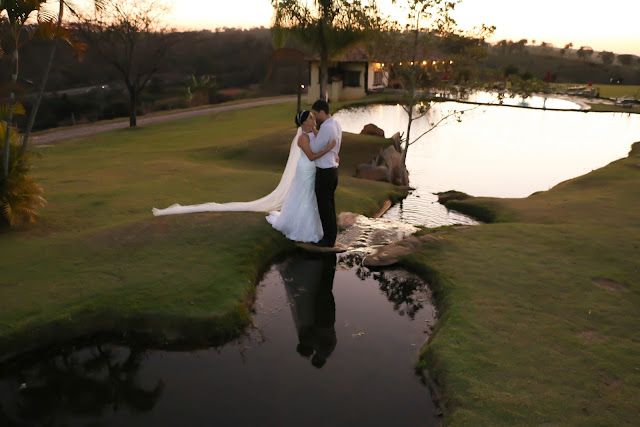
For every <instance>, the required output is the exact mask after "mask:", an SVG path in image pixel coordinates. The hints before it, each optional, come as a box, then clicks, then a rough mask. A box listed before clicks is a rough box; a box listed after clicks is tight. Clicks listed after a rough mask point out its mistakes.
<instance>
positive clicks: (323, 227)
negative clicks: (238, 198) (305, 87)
mask: <svg viewBox="0 0 640 427" xmlns="http://www.w3.org/2000/svg"><path fill="white" fill-rule="evenodd" d="M316 122H318V123H319V124H320V129H319V130H318V129H316ZM295 123H296V125H297V126H298V131H297V133H296V136H295V137H294V138H293V141H292V142H291V148H290V150H289V158H288V160H287V165H286V166H285V169H284V172H283V173H282V177H281V179H280V183H279V184H278V186H277V187H276V189H275V190H273V191H272V192H271V193H269V194H268V195H266V196H265V197H262V198H260V199H258V200H253V201H251V202H231V203H214V202H210V203H203V204H199V205H190V206H181V205H177V204H176V205H172V206H169V207H168V208H165V209H156V208H153V214H154V215H156V216H159V215H173V214H182V213H192V212H224V211H227V212H228V211H252V212H269V215H268V216H267V221H268V222H269V223H270V224H271V225H272V226H273V228H275V229H276V230H278V231H280V232H281V233H283V234H284V235H285V236H286V237H287V238H288V239H290V240H293V241H296V242H306V243H313V244H315V245H316V246H321V247H333V246H334V245H335V242H336V236H337V234H338V226H337V222H336V208H335V198H334V194H335V191H336V188H337V186H338V164H339V161H340V158H339V157H338V153H339V152H340V146H341V143H342V128H341V126H340V123H338V122H337V121H336V120H335V119H334V118H333V117H332V116H331V114H330V113H329V104H328V103H327V102H326V101H324V100H318V101H316V102H315V103H314V104H313V106H312V107H311V111H307V110H302V111H300V112H299V113H298V114H296V116H295Z"/></svg>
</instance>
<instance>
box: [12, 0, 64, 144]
mask: <svg viewBox="0 0 640 427" xmlns="http://www.w3.org/2000/svg"><path fill="white" fill-rule="evenodd" d="M63 13H64V1H62V0H60V9H59V10H58V28H60V26H61V25H62V15H63ZM57 46H58V41H57V39H53V40H52V43H51V49H50V50H49V59H48V60H47V66H46V67H45V69H44V73H43V74H42V79H41V81H40V87H39V88H38V96H37V97H36V100H35V102H34V103H33V107H32V108H31V113H30V114H29V120H28V121H27V128H26V129H25V131H24V136H23V137H22V147H21V148H20V154H21V155H22V154H24V152H25V151H27V145H28V144H29V136H31V129H33V124H34V123H35V121H36V114H38V107H39V106H40V102H41V101H42V95H43V94H44V88H45V86H46V85H47V80H48V79H49V72H50V71H51V66H52V65H53V58H54V57H55V56H56V48H57Z"/></svg>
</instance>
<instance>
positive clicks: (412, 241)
mask: <svg viewBox="0 0 640 427" xmlns="http://www.w3.org/2000/svg"><path fill="white" fill-rule="evenodd" d="M421 244H422V242H421V241H420V239H418V238H417V237H414V236H411V237H407V238H406V239H404V240H400V241H399V242H397V243H396V245H398V246H402V247H405V248H409V249H415V248H417V247H419V246H420V245H421Z"/></svg>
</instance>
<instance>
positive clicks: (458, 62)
mask: <svg viewBox="0 0 640 427" xmlns="http://www.w3.org/2000/svg"><path fill="white" fill-rule="evenodd" d="M459 2H460V1H459V0H458V1H453V2H452V1H446V0H407V3H406V10H407V17H408V24H407V25H406V26H405V28H404V31H391V32H388V33H386V34H383V35H382V36H381V37H380V39H379V40H378V42H377V45H376V47H377V49H378V55H382V54H385V53H386V57H387V58H389V61H388V62H390V63H391V66H390V67H391V70H390V71H391V73H392V75H393V78H395V79H397V80H398V81H399V82H400V83H401V85H402V88H403V93H402V101H401V104H402V107H403V108H404V110H405V112H406V113H407V117H408V124H407V131H406V133H405V134H404V138H403V147H402V166H403V168H404V170H405V171H406V158H407V153H408V151H409V147H410V146H411V145H413V144H414V143H416V142H417V141H418V140H419V139H420V138H422V137H423V136H425V135H426V134H428V133H429V132H431V131H432V130H433V129H435V128H436V127H437V126H438V125H440V124H442V123H444V122H445V121H447V120H448V119H450V118H451V119H453V118H455V119H456V120H458V121H459V120H460V119H461V116H462V114H463V113H464V111H457V110H456V111H452V112H450V113H447V114H445V115H444V116H442V117H439V118H437V119H436V118H433V116H432V115H430V114H429V113H430V112H431V109H432V107H433V106H434V105H435V102H434V99H435V98H434V96H433V94H432V91H436V90H437V91H441V92H443V93H453V92H465V91H467V90H469V89H471V88H473V87H474V85H475V84H476V82H477V80H476V78H475V76H474V68H473V66H474V65H475V64H477V63H478V62H479V61H481V60H484V59H485V58H486V55H487V49H486V46H487V45H486V43H485V38H486V37H488V36H489V35H490V34H492V33H493V31H494V30H495V28H494V27H486V26H484V25H483V26H482V27H481V28H476V29H474V30H472V31H470V32H462V31H461V30H459V29H458V28H457V26H456V23H455V21H454V20H453V19H452V18H451V16H450V12H451V11H453V9H454V8H455V5H456V4H458V3H459ZM423 117H426V118H427V119H430V121H429V124H430V126H429V129H428V130H427V131H426V132H424V133H422V134H421V135H418V136H417V137H415V136H412V134H411V128H412V124H413V122H414V121H416V120H419V119H421V118H423ZM403 179H404V180H405V182H403V184H405V185H407V184H408V182H406V180H407V174H406V173H405V174H403Z"/></svg>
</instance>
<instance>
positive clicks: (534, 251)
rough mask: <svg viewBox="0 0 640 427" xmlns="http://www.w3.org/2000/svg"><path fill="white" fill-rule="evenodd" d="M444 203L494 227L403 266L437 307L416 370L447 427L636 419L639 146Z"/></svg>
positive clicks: (451, 239)
mask: <svg viewBox="0 0 640 427" xmlns="http://www.w3.org/2000/svg"><path fill="white" fill-rule="evenodd" d="M452 206H455V207H456V209H458V210H461V211H464V210H469V211H473V210H475V211H478V210H481V211H486V212H489V213H490V215H489V216H492V217H494V218H495V219H496V222H495V223H491V224H484V225H480V226H477V227H472V228H467V229H465V230H457V231H454V230H446V231H445V234H444V236H445V238H444V239H443V240H440V241H435V242H432V243H430V244H428V245H425V246H424V247H423V250H422V251H421V252H419V253H418V254H415V255H413V256H411V257H410V258H408V259H406V260H405V263H406V265H408V266H410V267H411V268H414V269H417V270H419V271H422V272H423V274H425V275H426V276H427V277H430V278H431V281H432V283H433V287H434V290H435V293H436V298H437V303H438V304H439V306H440V309H441V317H440V323H439V325H438V328H437V331H436V333H435V335H434V336H433V337H432V339H431V340H430V342H429V343H428V344H427V345H425V347H424V348H423V351H422V355H421V362H422V366H423V367H428V368H429V369H430V370H431V374H432V375H433V377H434V379H435V380H436V382H437V383H438V384H439V385H440V386H441V387H442V389H443V394H444V404H445V422H446V424H448V425H464V426H483V425H486V426H496V425H509V426H510V425H556V426H560V425H562V426H565V425H575V426H577V425H607V426H614V425H615V426H619V425H638V422H639V421H640V405H639V404H638V402H639V397H640V326H639V325H640V215H639V213H640V143H636V144H635V145H634V147H633V150H632V152H631V154H630V155H629V157H627V158H625V159H621V160H618V161H615V162H613V163H611V164H609V165H608V166H606V167H604V168H602V169H599V170H596V171H593V172H591V173H589V174H587V175H585V176H582V177H579V178H575V179H572V180H569V181H566V182H563V183H561V184H559V185H557V186H556V187H554V188H553V189H551V190H549V191H546V192H541V193H536V194H534V195H532V196H529V197H527V198H523V199H494V198H472V199H469V200H467V201H464V202H455V203H454V204H453V205H452ZM470 207H471V208H470Z"/></svg>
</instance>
